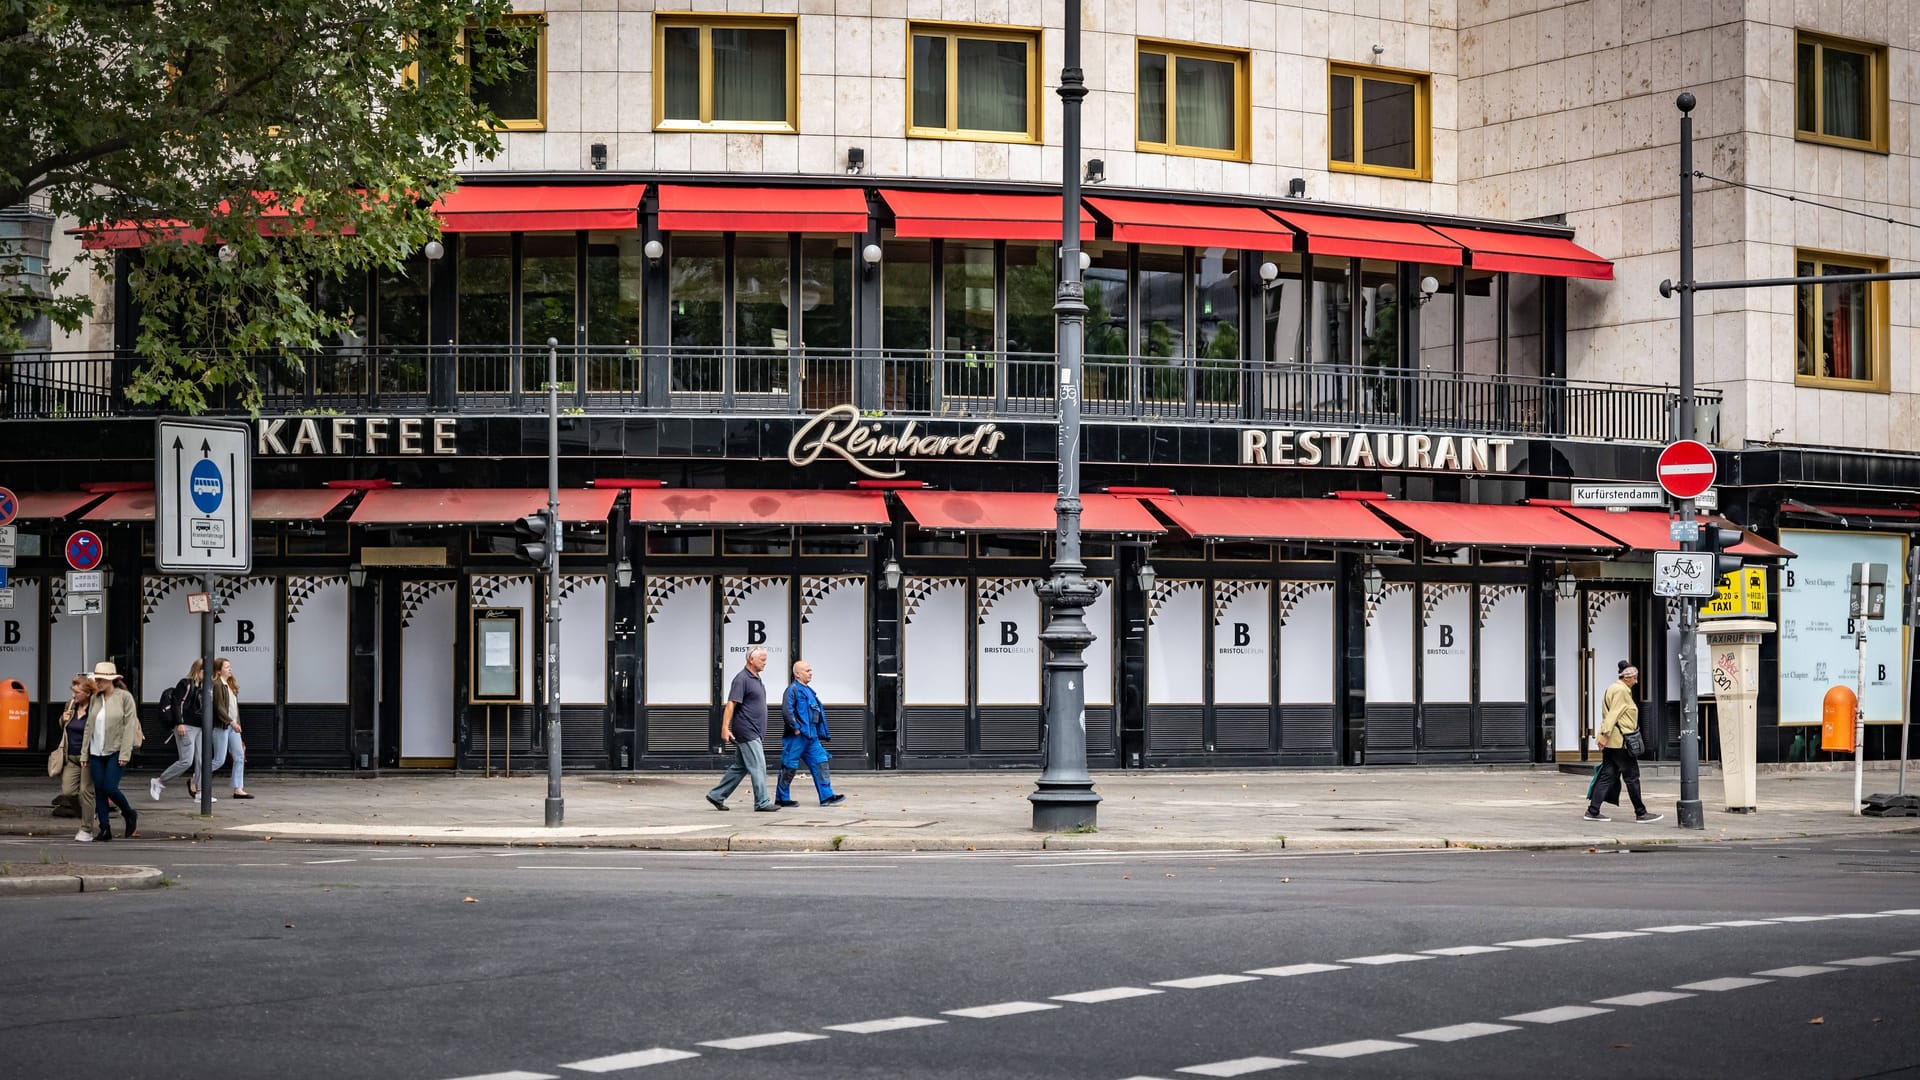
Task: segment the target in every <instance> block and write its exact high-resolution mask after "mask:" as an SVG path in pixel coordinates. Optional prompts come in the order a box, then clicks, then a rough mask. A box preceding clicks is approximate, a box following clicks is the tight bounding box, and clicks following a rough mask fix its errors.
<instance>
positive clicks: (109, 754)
mask: <svg viewBox="0 0 1920 1080" xmlns="http://www.w3.org/2000/svg"><path fill="white" fill-rule="evenodd" d="M144 739H145V736H143V735H142V734H141V733H140V714H139V712H138V711H137V710H136V709H135V708H134V704H133V695H132V694H130V693H128V692H127V680H126V678H125V677H124V676H122V675H121V674H120V671H119V669H117V668H115V667H114V666H113V661H111V660H102V661H100V662H99V663H97V664H95V665H93V700H92V701H91V702H90V703H88V707H87V726H86V729H85V730H84V732H83V733H82V735H81V745H83V746H85V747H86V751H87V767H88V771H89V772H90V773H91V775H92V777H93V795H94V805H95V808H96V812H97V813H98V815H99V818H100V828H99V829H98V830H97V831H96V832H95V833H94V836H93V838H94V839H95V840H111V839H113V829H112V827H111V826H110V825H109V824H108V823H107V807H108V805H109V804H111V805H113V806H117V807H119V808H120V816H121V818H122V819H123V820H124V821H126V827H125V831H124V832H123V833H122V834H121V835H123V836H138V835H140V815H139V814H138V813H137V812H135V810H134V809H133V804H132V803H130V802H128V801H127V797H126V796H125V795H122V794H121V793H120V777H121V775H122V774H123V773H125V772H126V769H127V762H128V761H130V760H132V759H133V752H134V751H135V750H138V749H139V748H140V743H141V742H142V741H144Z"/></svg>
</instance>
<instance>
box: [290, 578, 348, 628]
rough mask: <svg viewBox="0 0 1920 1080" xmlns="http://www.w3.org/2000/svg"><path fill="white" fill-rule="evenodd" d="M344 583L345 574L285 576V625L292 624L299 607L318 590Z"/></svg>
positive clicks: (345, 579)
mask: <svg viewBox="0 0 1920 1080" xmlns="http://www.w3.org/2000/svg"><path fill="white" fill-rule="evenodd" d="M346 583H347V576H346V575H345V574H321V575H318V576H314V577H307V576H304V575H289V576H288V577H287V625H288V626H292V625H293V623H294V619H295V617H296V616H298V615H299V614H300V609H301V608H302V607H305V606H306V603H307V601H309V600H311V599H313V598H314V597H315V596H317V595H319V593H320V590H322V589H331V588H334V587H336V586H340V585H345V584H346Z"/></svg>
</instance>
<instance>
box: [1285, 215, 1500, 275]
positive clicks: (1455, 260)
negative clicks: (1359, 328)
mask: <svg viewBox="0 0 1920 1080" xmlns="http://www.w3.org/2000/svg"><path fill="white" fill-rule="evenodd" d="M1269 212H1270V213H1272V214H1273V216H1274V217H1277V218H1279V219H1280V220H1281V221H1284V222H1286V223H1287V224H1288V225H1291V226H1293V227H1294V228H1296V229H1298V230H1300V231H1301V232H1303V233H1305V234H1307V250H1308V251H1309V252H1311V253H1312V254H1315V255H1344V256H1347V257H1349V258H1357V259H1394V260H1397V261H1399V262H1426V263H1439V264H1441V265H1443V266H1460V265H1463V264H1464V262H1465V260H1466V254H1467V253H1466V250H1465V249H1464V248H1462V247H1461V246H1460V245H1459V244H1456V243H1454V242H1453V241H1451V240H1449V239H1447V238H1446V237H1444V236H1441V235H1440V234H1439V233H1437V232H1434V231H1433V230H1432V229H1429V228H1427V227H1426V226H1425V225H1420V224H1416V223H1414V222H1411V221H1379V220H1375V219H1373V218H1356V217H1340V216H1338V215H1335V214H1303V213H1300V212H1298V211H1294V210H1289V211H1287V212H1286V213H1284V214H1283V213H1280V212H1279V211H1277V210H1275V211H1269Z"/></svg>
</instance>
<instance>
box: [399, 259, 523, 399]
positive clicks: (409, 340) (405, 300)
mask: <svg viewBox="0 0 1920 1080" xmlns="http://www.w3.org/2000/svg"><path fill="white" fill-rule="evenodd" d="M428 272H429V271H428V269H427V257H426V256H425V255H415V256H414V257H413V258H411V259H409V260H407V263H406V265H405V266H403V267H401V268H400V269H399V270H382V271H380V276H379V279H378V280H377V282H376V283H375V285H374V294H375V295H374V299H375V302H376V303H377V304H378V312H377V313H376V316H375V321H376V323H377V325H378V326H379V340H380V346H381V356H380V368H379V375H378V378H379V383H380V385H379V390H380V392H381V393H383V394H400V393H409V394H423V393H426V390H427V350H426V348H425V346H426V345H427V275H428ZM500 340H501V341H502V342H505V341H506V340H507V339H506V338H505V337H502V338H501V339H500Z"/></svg>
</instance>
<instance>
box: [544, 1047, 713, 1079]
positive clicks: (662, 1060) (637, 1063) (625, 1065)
mask: <svg viewBox="0 0 1920 1080" xmlns="http://www.w3.org/2000/svg"><path fill="white" fill-rule="evenodd" d="M699 1056H700V1055H699V1054H696V1053H694V1052H693V1051H691V1050H670V1049H668V1048H667V1047H664V1046H656V1047H654V1048H653V1049H651V1050H635V1051H634V1052H632V1053H630V1054H613V1055H611V1056H608V1057H598V1058H588V1059H587V1060H585V1061H572V1062H567V1063H565V1064H562V1065H561V1066H560V1067H561V1068H563V1069H573V1070H576V1071H578V1072H590V1073H610V1072H619V1071H620V1070H622V1069H639V1068H643V1067H645V1066H648V1065H665V1064H666V1063H667V1062H669V1061H685V1060H687V1059H688V1058H697V1057H699Z"/></svg>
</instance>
